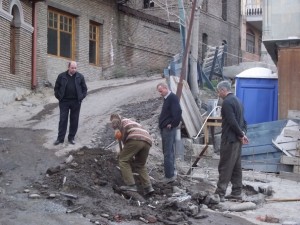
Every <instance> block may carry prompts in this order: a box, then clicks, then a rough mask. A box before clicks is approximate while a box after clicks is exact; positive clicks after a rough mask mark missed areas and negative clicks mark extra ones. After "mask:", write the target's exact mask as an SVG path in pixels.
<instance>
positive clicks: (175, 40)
mask: <svg viewBox="0 0 300 225" xmlns="http://www.w3.org/2000/svg"><path fill="white" fill-rule="evenodd" d="M172 1H173V3H172V4H173V5H174V6H175V5H177V4H178V1H177V0H172ZM9 2H10V1H9V0H3V1H2V8H3V10H8V8H9ZM20 2H21V5H22V10H23V13H24V18H23V20H24V21H25V23H27V24H28V25H31V24H32V21H33V18H32V8H31V7H32V5H31V3H30V2H29V1H20ZM188 2H189V1H186V0H185V3H186V4H187V3H188ZM219 3H220V2H219V1H218V0H210V1H209V5H208V11H207V12H202V13H201V16H200V17H201V18H200V25H199V37H200V39H199V41H200V44H199V56H200V57H201V55H202V54H201V51H202V49H201V48H202V46H201V41H202V40H201V37H202V34H203V33H206V34H207V35H208V44H209V45H220V44H221V43H222V41H223V40H225V41H226V42H227V43H228V52H229V53H230V54H232V55H238V54H239V29H240V28H239V1H238V0H235V1H228V13H227V15H228V19H227V21H223V19H222V18H221V13H222V10H221V8H220V7H221V4H219ZM48 6H51V7H53V8H56V9H57V10H61V11H64V12H67V13H71V14H73V15H74V16H75V17H76V37H75V39H76V47H75V48H76V49H75V53H76V54H75V60H76V61H77V62H78V71H79V72H81V73H83V74H84V75H85V77H86V80H87V81H93V80H98V79H103V78H107V77H112V76H125V75H141V74H150V73H154V72H155V73H156V72H158V73H162V72H163V69H164V68H166V67H167V65H168V62H169V60H170V59H171V57H172V56H173V55H175V54H177V53H180V51H181V40H180V35H179V30H178V29H175V28H174V26H170V24H169V25H168V24H167V23H161V24H160V23H156V22H153V21H151V20H147V19H142V18H140V17H136V16H133V15H130V14H128V13H125V12H122V11H118V9H117V7H116V5H115V1H110V0H101V1H95V0H93V1H92V0H87V1H85V2H84V3H83V2H82V1H77V0H65V1H60V0H48V1H42V2H37V3H36V13H37V18H38V19H37V27H36V31H37V39H38V40H37V49H36V56H37V57H36V60H37V63H36V65H37V68H36V76H37V85H38V87H42V86H43V83H44V82H46V81H50V82H51V83H52V84H54V82H55V80H56V77H57V75H58V74H59V73H61V72H63V71H65V70H66V69H67V63H68V61H69V59H65V58H61V57H56V56H52V55H48V54H47V11H48ZM128 6H130V5H128ZM137 7H138V8H140V10H141V11H143V12H145V13H149V15H151V16H159V17H161V18H166V15H167V14H166V12H165V11H164V10H162V9H160V8H157V7H156V8H149V9H143V5H142V4H138V5H137ZM133 8H134V7H133ZM175 9H177V8H176V7H175V8H173V9H172V10H173V11H174V10H175ZM174 13H175V11H174ZM177 14H178V13H177ZM173 18H174V19H176V18H175V17H172V19H173ZM90 21H95V22H98V23H99V24H101V41H100V45H101V49H100V52H101V55H100V58H101V65H100V66H94V65H90V64H89V58H88V57H89V54H88V51H89V22H90ZM0 29H1V40H0V42H1V48H0V51H1V52H0V53H1V55H6V56H5V57H1V58H0V65H1V66H0V71H1V74H2V76H1V77H0V87H8V88H14V87H17V86H21V87H26V88H29V87H30V86H31V76H32V71H31V60H32V57H31V54H32V51H31V48H32V34H31V33H30V32H29V31H28V30H26V29H24V28H20V33H19V35H20V36H19V39H20V40H22V41H20V42H19V44H20V45H19V53H18V54H19V55H18V56H19V57H18V58H17V62H18V66H17V68H16V71H17V73H18V74H16V76H12V75H11V74H10V73H9V71H10V70H9V64H10V63H9V62H10V61H9V58H10V53H9V52H10V50H9V47H8V46H10V44H9V35H3V34H7V33H9V30H10V22H9V21H8V20H6V19H4V18H3V17H0ZM237 61H238V59H237V57H235V56H233V57H229V56H228V57H227V63H228V64H229V65H231V64H235V63H237Z"/></svg>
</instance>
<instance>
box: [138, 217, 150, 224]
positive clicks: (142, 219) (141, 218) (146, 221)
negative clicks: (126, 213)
mask: <svg viewBox="0 0 300 225" xmlns="http://www.w3.org/2000/svg"><path fill="white" fill-rule="evenodd" d="M139 219H140V220H141V221H143V222H144V223H149V221H148V220H146V219H144V218H143V217H140V218H139Z"/></svg>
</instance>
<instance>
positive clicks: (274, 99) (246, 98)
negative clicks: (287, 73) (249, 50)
mask: <svg viewBox="0 0 300 225" xmlns="http://www.w3.org/2000/svg"><path fill="white" fill-rule="evenodd" d="M235 92H236V96H237V97H238V98H239V99H240V100H241V102H242V103H243V105H244V109H245V111H244V115H245V119H246V121H247V123H248V124H256V123H263V122H269V121H274V120H277V119H278V75H277V74H276V73H272V71H271V70H270V69H268V68H262V67H255V68H251V69H247V70H245V71H243V72H241V73H240V74H238V75H237V76H236V87H235Z"/></svg>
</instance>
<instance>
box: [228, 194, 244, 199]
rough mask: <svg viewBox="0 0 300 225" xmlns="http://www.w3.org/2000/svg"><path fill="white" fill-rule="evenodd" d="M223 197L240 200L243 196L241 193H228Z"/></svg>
mask: <svg viewBox="0 0 300 225" xmlns="http://www.w3.org/2000/svg"><path fill="white" fill-rule="evenodd" d="M225 198H227V199H233V200H242V199H243V196H242V194H239V195H233V194H230V195H227V196H225Z"/></svg>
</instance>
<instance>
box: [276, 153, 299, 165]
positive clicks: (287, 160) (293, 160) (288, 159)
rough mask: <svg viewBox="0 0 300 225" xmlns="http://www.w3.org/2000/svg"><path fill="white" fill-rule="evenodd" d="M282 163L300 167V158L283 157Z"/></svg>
mask: <svg viewBox="0 0 300 225" xmlns="http://www.w3.org/2000/svg"><path fill="white" fill-rule="evenodd" d="M280 163H282V164H287V165H297V166H299V165H300V158H299V157H290V156H286V155H282V156H281V158H280Z"/></svg>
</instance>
